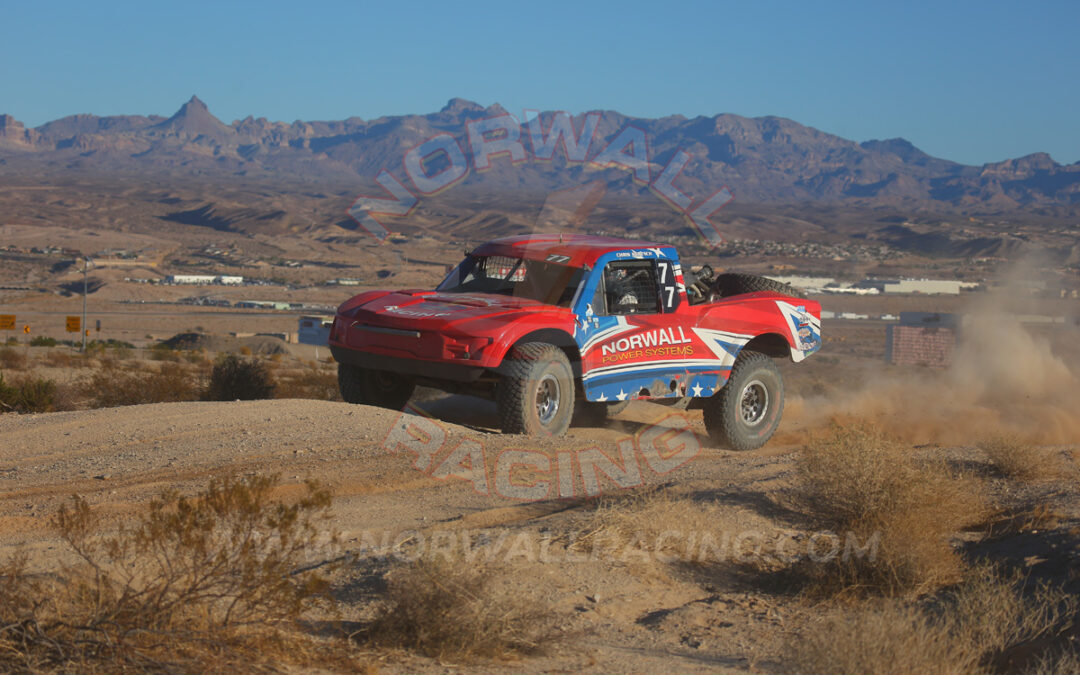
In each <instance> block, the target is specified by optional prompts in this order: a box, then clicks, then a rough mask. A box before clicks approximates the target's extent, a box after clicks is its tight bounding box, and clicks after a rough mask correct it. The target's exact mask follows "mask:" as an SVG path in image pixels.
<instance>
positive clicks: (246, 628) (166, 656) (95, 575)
mask: <svg viewBox="0 0 1080 675" xmlns="http://www.w3.org/2000/svg"><path fill="white" fill-rule="evenodd" d="M275 482H276V479H275V478H266V477H249V478H223V479H216V480H214V481H212V482H211V483H210V485H209V486H208V487H207V488H206V489H205V490H204V491H203V492H201V493H199V494H198V495H196V496H194V497H190V498H188V497H183V496H180V495H179V494H177V493H175V492H165V493H163V494H162V495H160V496H159V497H158V498H156V499H154V500H152V501H151V503H150V507H149V509H148V511H147V512H146V513H144V514H143V515H142V516H140V517H139V518H138V519H137V520H136V521H135V522H134V523H132V524H124V525H122V526H121V527H120V529H119V530H118V531H116V532H115V533H112V534H102V533H100V532H98V531H97V529H96V528H95V523H96V522H97V517H96V515H95V514H94V513H93V512H92V510H91V509H90V507H89V505H88V504H87V502H86V501H85V500H84V499H82V498H79V497H74V498H73V499H72V500H71V503H70V504H67V505H64V506H63V507H62V508H61V509H60V510H59V511H58V513H57V514H56V516H55V517H54V518H53V521H52V524H53V526H54V527H55V528H56V529H57V531H58V532H59V534H60V537H61V538H62V540H63V542H64V544H65V545H66V547H67V548H68V549H69V551H70V552H71V553H73V554H74V556H72V560H73V562H70V563H65V564H63V565H61V566H60V568H59V569H58V570H55V571H53V572H52V573H50V574H48V575H43V574H31V573H29V571H28V570H27V567H26V561H25V559H20V558H17V557H16V558H13V559H12V560H10V561H9V562H8V564H7V566H6V567H7V569H6V570H5V572H6V573H5V574H4V575H3V577H2V578H0V667H2V668H3V669H4V670H5V671H8V672H10V671H14V670H18V671H23V672H31V671H32V672H38V671H44V670H49V671H53V670H55V671H63V672H75V671H80V672H82V671H87V670H94V671H109V672H119V671H127V670H155V671H165V672H206V671H208V670H214V671H218V672H221V671H223V670H225V671H228V670H233V671H235V670H236V669H243V670H251V669H252V668H256V667H258V666H259V665H260V664H265V665H264V669H269V668H266V667H265V666H266V665H269V664H268V662H269V661H270V660H271V659H275V660H278V659H282V658H286V659H288V660H292V659H294V658H297V657H298V655H299V654H301V653H302V652H303V650H298V649H294V648H292V647H291V646H290V643H291V642H295V641H296V640H298V639H299V638H298V637H297V634H296V633H290V632H289V630H288V629H289V628H290V627H293V626H294V625H295V622H296V621H297V620H298V619H299V618H301V616H302V615H304V613H305V612H307V611H308V610H310V609H312V608H316V607H319V606H320V605H321V603H322V602H329V598H328V596H327V594H326V593H325V590H326V588H327V584H326V581H325V579H324V578H323V577H322V576H321V575H320V574H319V573H318V572H316V571H311V570H308V571H304V568H302V564H303V563H304V562H305V561H306V560H305V559H306V556H307V555H308V554H309V553H310V551H312V550H313V549H314V547H315V546H316V545H318V544H319V542H320V538H321V537H320V533H319V526H320V525H322V524H323V521H324V520H325V518H326V517H327V513H328V509H329V507H330V495H329V493H327V492H326V491H325V490H323V489H321V488H319V487H318V486H317V485H314V484H309V485H308V489H307V492H306V494H304V496H303V497H302V498H301V499H299V501H297V502H295V503H292V504H286V503H282V502H278V501H273V500H271V498H270V495H271V490H272V488H273V487H274V485H275ZM290 657H292V658H290Z"/></svg>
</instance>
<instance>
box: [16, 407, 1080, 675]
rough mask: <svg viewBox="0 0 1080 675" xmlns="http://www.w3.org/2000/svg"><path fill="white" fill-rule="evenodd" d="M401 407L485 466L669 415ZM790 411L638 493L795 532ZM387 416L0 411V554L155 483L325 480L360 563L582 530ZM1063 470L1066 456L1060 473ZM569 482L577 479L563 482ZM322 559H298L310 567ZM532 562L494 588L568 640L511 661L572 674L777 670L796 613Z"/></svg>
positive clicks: (128, 502) (797, 607)
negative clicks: (536, 600)
mask: <svg viewBox="0 0 1080 675" xmlns="http://www.w3.org/2000/svg"><path fill="white" fill-rule="evenodd" d="M418 405H419V406H420V407H422V408H424V409H426V412H428V413H430V414H432V415H433V416H434V418H435V419H436V420H438V421H437V422H435V421H431V420H429V419H427V418H425V417H422V416H419V415H415V414H414V415H411V416H410V417H409V418H407V419H408V420H411V421H412V422H413V423H415V424H418V425H420V427H419V428H421V430H422V429H428V430H430V429H431V428H432V427H430V426H424V425H433V424H434V425H437V428H438V429H439V430H440V433H442V434H445V438H444V440H443V442H442V445H441V448H442V449H443V450H441V454H443V453H446V452H447V450H445V449H446V448H450V447H454V446H456V445H457V444H458V443H459V442H461V441H464V440H471V441H475V442H477V443H479V444H480V445H481V446H482V448H483V452H484V455H485V456H486V457H487V458H493V457H496V456H498V455H499V453H500V452H502V451H505V450H511V449H514V450H523V449H524V450H532V451H537V452H542V453H547V454H549V455H552V456H554V452H555V451H557V450H562V451H565V450H573V451H580V450H585V449H587V448H590V447H599V448H601V449H602V450H603V451H604V452H606V453H608V454H609V455H610V456H617V455H615V452H616V444H617V442H618V441H620V440H624V439H627V438H634V437H635V434H637V435H638V436H637V437H638V438H640V435H641V433H642V431H643V430H645V429H648V428H649V426H650V424H652V423H655V422H656V421H657V420H660V419H663V418H667V421H666V422H664V423H665V424H669V425H671V424H674V423H673V422H672V420H674V419H678V418H671V417H670V414H671V412H672V411H671V410H670V409H668V408H664V407H661V406H657V405H653V404H647V403H640V402H635V403H634V404H632V405H631V406H630V407H629V408H628V409H627V410H626V411H625V412H623V413H622V414H620V415H619V416H618V417H617V418H615V419H614V420H613V421H612V422H611V423H610V424H609V426H608V427H607V428H603V429H597V428H573V429H571V432H570V434H569V435H568V437H567V438H564V439H558V440H557V441H556V440H550V439H549V440H537V439H527V438H523V437H519V436H503V435H501V434H498V433H496V432H494V431H493V430H492V429H491V427H492V426H493V424H494V410H493V407H492V406H491V404H490V403H487V402H482V401H478V400H476V399H471V398H467V397H449V398H443V399H434V400H428V401H426V402H422V403H419V404H418ZM801 405H802V403H801V402H800V401H799V400H798V399H793V400H792V401H791V407H790V413H791V414H790V415H789V416H788V417H787V418H786V419H785V421H784V423H783V424H782V425H781V430H780V433H779V434H778V435H777V437H776V438H775V439H774V441H773V442H772V443H770V444H769V445H767V446H766V447H764V448H762V449H760V450H757V451H753V452H748V453H734V452H729V451H722V450H715V449H712V448H711V447H710V446H709V443H708V441H707V439H706V438H705V437H704V436H703V435H702V432H703V429H702V428H701V419H700V413H687V414H686V419H688V420H689V421H690V425H691V426H690V428H691V430H692V431H693V432H694V433H695V438H696V439H697V440H698V441H699V442H700V443H701V449H700V452H699V453H698V454H697V456H696V457H695V459H694V460H693V461H691V462H689V463H687V464H685V465H684V466H681V467H679V468H678V469H676V470H675V471H673V472H671V473H669V474H666V475H657V474H655V473H651V472H649V471H647V470H645V469H642V472H641V473H642V479H643V480H642V482H643V483H659V484H663V485H666V486H668V489H669V490H670V491H677V492H678V494H680V495H682V496H683V497H686V498H688V499H689V500H691V501H693V502H695V503H702V504H710V505H712V506H711V507H710V508H715V509H716V511H715V513H716V519H715V521H712V522H709V523H708V527H709V528H710V529H713V530H714V531H717V532H720V533H723V534H725V535H734V536H735V537H738V536H739V534H740V533H747V532H749V533H758V535H759V536H760V537H763V538H764V539H765V540H769V539H771V538H773V537H775V536H776V535H777V534H778V533H781V532H790V531H799V530H801V531H806V530H807V528H808V521H807V520H806V518H805V516H804V515H803V514H800V513H799V512H797V511H795V510H792V509H790V508H789V507H788V505H789V504H790V503H791V500H790V493H791V490H792V489H793V484H794V470H793V469H794V460H795V457H796V451H797V449H798V448H799V447H800V444H801V443H802V442H803V441H804V439H805V432H806V431H807V428H806V424H807V422H806V421H805V420H804V419H803V417H804V416H801V415H800V413H799V409H800V406H801ZM401 415H402V414H401V413H397V412H394V411H388V410H382V409H377V408H369V407H365V406H353V405H348V404H344V403H329V402H318V401H309V400H275V401H254V402H231V403H169V404H155V405H141V406H131V407H124V408H112V409H101V410H90V411H82V412H67V413H52V414H44V415H2V416H0V439H2V440H0V555H6V554H7V553H10V552H11V551H13V550H14V549H15V548H16V547H20V548H22V549H23V550H25V551H27V552H28V553H29V555H30V561H31V564H32V565H34V566H35V567H39V568H46V569H47V568H48V567H49V566H50V565H53V564H55V562H56V559H57V555H61V554H62V551H63V547H62V546H61V545H60V542H58V541H57V539H56V538H55V536H54V535H53V534H52V533H51V532H50V531H49V530H48V528H47V527H46V525H47V522H48V519H49V517H50V516H51V515H52V514H53V513H54V512H55V510H56V508H57V507H58V506H59V505H60V503H61V502H62V501H63V500H64V499H66V498H68V497H69V496H70V495H71V494H73V493H79V494H81V495H83V496H85V497H86V498H87V499H88V501H89V502H90V504H91V506H92V507H93V508H94V509H95V512H96V513H99V514H102V516H103V519H104V522H103V525H105V526H106V527H107V526H108V525H109V523H110V522H117V520H118V519H121V518H123V517H124V516H125V515H128V514H132V513H134V512H136V511H137V510H140V509H142V508H144V507H145V505H146V503H147V501H148V500H149V499H150V498H151V497H153V496H155V495H157V494H158V493H160V491H161V490H162V489H165V488H176V489H179V490H181V491H183V492H188V493H191V492H194V491H196V490H198V489H200V488H202V487H204V486H205V485H206V483H207V481H208V480H209V478H210V477H212V476H217V475H224V474H227V473H232V474H244V473H251V472H257V473H260V474H272V473H277V474H280V475H281V478H282V480H281V486H280V487H279V490H280V491H281V492H282V494H283V495H287V494H289V493H294V492H299V490H300V486H301V485H302V483H303V481H304V480H305V479H307V478H314V479H317V480H319V481H320V482H322V483H324V484H326V485H327V486H329V487H330V488H331V489H332V491H333V493H334V495H335V500H334V509H333V510H334V516H335V517H334V523H333V526H334V527H336V529H337V530H339V531H340V532H341V534H342V542H343V545H344V549H345V552H346V553H354V554H355V553H361V554H362V553H363V551H364V547H365V546H366V544H368V543H370V541H371V536H372V535H373V536H374V537H375V538H376V539H377V538H378V537H379V536H385V535H386V533H390V535H391V537H393V536H395V535H396V534H398V533H403V532H413V533H420V534H419V536H421V537H423V536H428V537H431V536H432V534H433V533H435V532H438V531H444V532H445V531H448V530H453V531H455V532H458V533H460V532H462V531H472V532H480V531H485V532H494V533H499V532H501V533H507V534H509V536H510V537H511V541H516V539H514V538H515V537H521V536H524V537H527V538H529V541H540V540H542V539H543V538H544V537H547V536H549V535H550V534H551V533H553V532H554V533H556V534H558V533H560V532H562V533H565V532H572V531H580V530H581V528H582V527H587V526H588V525H587V521H583V520H582V519H583V518H585V517H586V515H585V510H584V509H583V508H581V507H583V506H584V505H585V504H586V503H587V501H585V500H574V499H571V500H558V499H544V500H539V501H535V502H523V501H515V500H508V499H506V498H505V497H503V496H499V495H497V494H491V495H481V494H477V493H476V492H475V491H474V490H473V483H472V482H471V481H467V480H453V479H451V480H445V481H439V480H436V479H434V478H431V477H429V476H426V475H424V474H423V473H421V472H420V471H418V470H417V469H416V468H414V466H413V463H414V462H415V461H416V459H417V456H416V455H414V454H411V453H409V452H398V453H390V452H388V451H387V450H386V449H385V448H384V445H385V444H386V438H387V436H388V434H389V433H390V432H391V431H392V430H393V429H394V428H395V423H398V422H400V420H401V419H402V417H401ZM421 435H422V434H421ZM937 452H940V453H941V454H942V455H943V456H944V455H948V456H956V457H959V458H961V459H963V460H964V461H968V460H969V459H970V455H971V453H970V448H969V449H962V448H961V449H945V448H942V449H941V450H940V451H937ZM639 456H640V455H639ZM1075 460H1076V457H1075V455H1074V458H1073V464H1074V466H1075ZM579 481H580V476H576V477H575V484H576V485H577V486H580V482H579ZM526 482H527V481H526ZM605 487H606V492H618V490H615V489H614V486H613V485H611V484H606V485H605ZM634 492H635V491H634V490H628V491H626V494H633V493H634ZM575 494H579V493H578V492H576V493H575ZM1053 494H1054V496H1053V499H1052V500H1051V501H1049V502H1047V504H1048V506H1049V507H1050V508H1052V509H1054V510H1055V511H1056V512H1057V513H1058V514H1060V515H1061V519H1060V520H1061V525H1060V527H1059V528H1058V529H1057V531H1058V532H1059V533H1060V532H1064V531H1066V530H1067V529H1068V528H1069V527H1075V526H1076V525H1077V524H1078V523H1080V514H1078V513H1077V512H1076V508H1077V504H1080V500H1078V499H1077V492H1076V486H1075V484H1064V483H1061V484H1058V487H1057V488H1056V492H1054V493H1053ZM677 516H678V514H677V513H675V514H672V518H673V520H675V521H676V522H672V523H671V526H672V527H673V528H675V529H683V528H688V529H692V528H693V526H694V525H693V524H692V523H684V522H677ZM1025 536H1027V537H1028V539H1027V540H1025V541H1024V542H1019V543H1023V546H1019V545H1017V546H1014V545H1012V544H1011V543H1008V542H1004V541H995V542H991V543H990V544H988V545H991V546H995V547H997V548H998V549H1002V550H1004V551H1005V553H1004V554H1002V553H1001V551H997V552H996V553H995V554H994V555H995V557H998V558H999V559H1008V558H1009V557H1013V558H1015V559H1016V561H1017V564H1018V565H1026V564H1028V563H1026V562H1024V561H1025V560H1026V559H1027V558H1029V557H1035V558H1037V559H1039V560H1050V561H1052V564H1051V565H1044V567H1045V568H1047V569H1049V568H1051V567H1052V568H1053V569H1055V570H1058V571H1060V570H1064V572H1060V573H1061V574H1067V573H1068V570H1069V569H1070V568H1072V567H1074V566H1075V563H1076V561H1080V548H1076V550H1073V548H1074V547H1073V545H1072V544H1070V545H1069V546H1065V547H1062V546H1060V545H1058V544H1056V543H1054V542H1056V541H1057V540H1056V539H1054V538H1053V537H1044V536H1041V535H1040V536H1039V537H1034V536H1032V535H1025ZM1054 536H1056V535H1054ZM1074 544H1075V542H1074ZM504 551H505V549H504ZM330 555H331V554H330V553H329V552H327V551H312V555H311V558H312V562H314V563H317V562H319V561H320V560H323V559H325V558H326V557H329V556H330ZM542 555H543V554H542V553H541V557H540V559H539V560H537V557H536V555H534V554H533V553H531V552H529V551H527V552H526V553H525V554H524V555H522V556H517V557H514V556H509V555H508V556H507V557H508V559H509V564H510V565H511V566H512V568H513V569H514V570H515V572H514V574H513V575H512V576H511V579H512V584H513V585H514V587H513V588H511V589H510V592H511V593H516V594H527V593H534V594H535V593H539V594H541V595H543V596H544V597H545V598H546V599H549V600H550V602H551V603H552V604H553V606H554V608H555V609H556V610H557V611H558V612H559V615H560V616H561V617H563V622H564V623H563V627H564V628H565V629H566V630H567V631H568V633H569V634H571V635H574V636H575V637H574V638H573V639H572V640H570V641H568V642H565V643H563V644H560V645H558V646H556V647H554V648H553V649H552V650H549V651H548V653H547V654H546V655H544V656H543V657H539V658H535V659H530V660H528V661H526V662H525V663H523V664H522V665H523V666H524V667H525V670H528V671H550V670H553V669H555V670H565V669H575V670H578V669H582V668H587V667H589V666H592V667H594V668H597V669H600V672H603V671H611V670H616V671H619V672H653V671H655V670H657V669H660V668H663V669H669V670H670V669H671V668H673V667H674V668H677V669H679V670H716V669H720V670H728V671H740V672H744V671H745V670H747V669H748V668H754V667H755V666H756V667H758V668H760V669H764V670H767V671H782V670H783V667H782V663H780V662H778V661H777V659H778V658H779V657H778V654H779V645H780V644H781V643H782V640H783V639H784V637H785V635H788V634H790V633H791V631H792V630H794V629H796V627H797V626H799V625H800V622H802V621H805V617H806V616H807V614H806V612H807V608H806V607H805V606H803V605H801V603H800V601H799V600H798V599H796V598H793V597H790V596H785V595H784V594H776V593H773V592H763V591H762V590H761V589H760V588H755V587H753V586H750V585H748V584H747V583H745V582H744V581H740V578H739V575H738V571H737V566H734V565H732V566H726V565H717V566H712V567H707V568H691V567H687V566H685V565H684V566H682V567H680V566H679V565H678V564H677V563H676V564H674V565H657V564H655V563H641V562H639V561H637V560H636V559H635V557H634V556H629V557H627V556H625V555H621V556H620V555H617V554H615V555H609V556H606V557H601V558H599V559H589V560H585V561H570V560H569V558H568V557H566V556H563V557H559V556H558V555H557V556H556V557H555V559H554V561H552V562H548V563H545V561H544V560H543V558H542ZM358 560H360V561H361V562H360V563H358V564H357V565H356V566H354V567H353V568H352V569H351V570H346V571H345V573H344V575H343V576H342V577H340V578H339V579H338V583H339V584H340V586H341V587H342V588H344V589H346V595H348V596H349V597H350V598H352V599H351V600H350V601H349V602H351V603H352V604H351V605H349V606H350V607H351V609H350V610H349V611H351V612H354V615H353V616H354V617H355V618H357V619H360V620H362V619H363V618H364V611H365V610H364V606H365V605H364V603H365V602H366V600H365V599H366V598H371V597H373V593H375V592H377V589H378V587H379V583H380V581H379V579H380V578H381V574H382V573H383V572H385V571H386V570H387V564H393V563H392V561H391V563H386V562H385V560H384V561H383V562H379V561H378V560H374V561H373V559H365V558H363V557H361V558H358ZM1070 561H1071V562H1070ZM1038 569H1040V568H1035V570H1036V571H1038ZM1053 574H1054V575H1057V574H1058V572H1053ZM811 611H812V608H811ZM383 667H388V668H389V669H390V670H395V669H398V668H401V669H404V670H417V669H430V670H438V671H443V670H445V667H444V665H443V664H439V663H438V662H435V661H431V660H427V659H423V658H420V657H414V656H408V655H402V654H398V655H392V656H391V657H390V658H389V662H388V663H384V664H383ZM492 668H494V666H492Z"/></svg>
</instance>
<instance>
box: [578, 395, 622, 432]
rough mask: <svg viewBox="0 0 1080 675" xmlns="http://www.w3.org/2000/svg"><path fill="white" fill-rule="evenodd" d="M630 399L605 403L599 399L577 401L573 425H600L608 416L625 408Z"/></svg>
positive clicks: (616, 413)
mask: <svg viewBox="0 0 1080 675" xmlns="http://www.w3.org/2000/svg"><path fill="white" fill-rule="evenodd" d="M628 405H630V401H629V400H627V401H615V402H614V403H606V402H600V401H578V403H577V407H576V408H575V409H574V425H575V426H581V427H595V426H602V425H603V424H604V423H605V422H607V420H608V417H610V416H612V415H618V414H619V413H621V412H622V411H624V410H626V406H628Z"/></svg>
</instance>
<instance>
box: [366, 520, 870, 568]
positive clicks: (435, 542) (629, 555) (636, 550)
mask: <svg viewBox="0 0 1080 675" xmlns="http://www.w3.org/2000/svg"><path fill="white" fill-rule="evenodd" d="M351 538H352V539H353V541H355V542H356V543H357V546H356V547H355V548H353V549H352V551H351V552H350V555H352V556H354V557H357V558H365V559H384V560H385V559H392V560H398V561H405V562H411V561H415V560H419V559H421V558H431V557H443V558H445V559H446V560H447V561H451V562H454V561H463V562H467V563H471V562H512V561H514V560H523V561H527V562H537V563H578V562H580V563H584V562H597V561H605V562H616V561H617V562H625V563H629V562H658V563H676V562H684V563H694V564H709V563H724V562H734V563H744V564H747V563H753V562H765V563H769V564H776V563H783V564H787V565H791V564H795V563H797V562H801V561H810V562H814V563H828V562H831V561H834V560H843V561H850V560H853V559H854V560H867V561H868V562H874V561H875V560H876V559H877V555H878V548H879V547H880V544H881V534H880V533H878V532H875V533H873V534H871V535H869V536H866V537H859V536H858V535H857V534H855V533H854V532H848V533H846V534H844V535H840V534H837V533H834V532H828V531H822V532H813V533H803V532H790V531H777V532H773V533H771V534H769V533H765V532H760V531H757V530H743V531H739V532H727V531H706V532H701V531H685V530H677V529H671V530H665V531H663V532H660V533H659V534H655V535H648V534H646V533H644V532H636V533H632V534H630V535H629V536H627V535H625V534H621V533H616V532H603V531H600V532H596V531H594V532H581V531H572V532H567V533H563V534H553V533H540V534H537V533H533V532H523V531H518V532H516V533H514V532H513V531H511V530H507V529H503V530H495V529H484V530H470V529H460V530H449V529H447V530H432V531H420V530H403V531H389V530H382V531H373V530H363V531H361V532H357V533H352V537H351Z"/></svg>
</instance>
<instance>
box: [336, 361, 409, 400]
mask: <svg viewBox="0 0 1080 675" xmlns="http://www.w3.org/2000/svg"><path fill="white" fill-rule="evenodd" d="M338 389H339V390H341V398H342V400H344V401H345V402H346V403H357V404H360V405H373V406H378V407H380V408H390V409H392V410H401V409H402V408H404V407H405V404H406V403H408V402H409V399H410V398H412V395H413V390H415V389H416V384H415V383H413V381H412V380H411V379H409V378H407V377H405V376H404V375H399V374H398V373H391V372H389V371H385V370H371V369H369V368H361V367H360V366H353V365H350V364H348V363H339V364H338Z"/></svg>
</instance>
